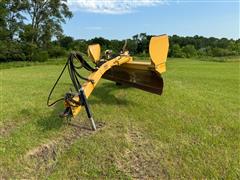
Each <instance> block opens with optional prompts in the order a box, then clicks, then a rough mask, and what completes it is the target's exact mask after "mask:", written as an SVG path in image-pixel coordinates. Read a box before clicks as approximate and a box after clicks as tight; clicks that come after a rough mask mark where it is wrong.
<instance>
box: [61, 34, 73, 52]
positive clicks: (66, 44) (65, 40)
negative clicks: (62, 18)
mask: <svg viewBox="0 0 240 180" xmlns="http://www.w3.org/2000/svg"><path fill="white" fill-rule="evenodd" d="M73 42H74V40H73V38H72V37H70V36H63V37H61V38H60V40H59V43H60V46H61V47H63V48H65V49H67V50H69V49H71V45H72V44H73Z"/></svg>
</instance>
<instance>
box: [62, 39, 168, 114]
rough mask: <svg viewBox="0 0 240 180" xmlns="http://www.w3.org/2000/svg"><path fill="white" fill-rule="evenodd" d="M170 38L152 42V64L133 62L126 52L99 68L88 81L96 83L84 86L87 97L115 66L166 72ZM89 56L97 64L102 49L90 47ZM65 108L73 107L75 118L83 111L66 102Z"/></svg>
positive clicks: (76, 98)
mask: <svg viewBox="0 0 240 180" xmlns="http://www.w3.org/2000/svg"><path fill="white" fill-rule="evenodd" d="M168 47H169V42H168V36H167V35H161V36H154V37H152V38H151V40H150V44H149V54H150V57H151V63H147V62H135V61H132V60H133V58H132V57H131V56H129V54H128V51H125V52H124V53H123V54H121V55H119V56H117V57H116V58H114V59H112V60H109V61H107V62H105V63H104V64H103V65H101V66H100V67H99V69H98V70H97V71H95V72H93V73H92V74H90V75H89V77H88V79H91V80H93V81H94V83H92V82H90V81H87V82H85V83H84V84H83V86H82V87H83V90H84V92H85V95H86V97H87V98H88V97H89V96H90V94H91V93H92V91H93V89H94V88H95V87H96V85H97V83H98V82H99V80H100V79H101V77H102V75H103V74H104V73H105V72H106V71H107V70H109V69H110V68H112V67H113V66H120V65H121V66H124V67H128V68H129V70H131V69H143V70H155V71H157V72H159V73H163V72H165V71H166V65H165V63H166V60H167V54H168ZM88 54H89V56H90V57H91V58H92V60H93V62H94V63H96V62H98V61H99V60H100V56H101V47H100V45H99V44H94V45H90V46H88ZM73 99H74V100H75V101H77V102H79V96H75V97H74V98H73ZM64 105H65V107H71V110H72V113H73V117H75V116H76V115H77V114H78V113H79V112H80V110H81V107H82V106H76V104H74V103H73V102H68V101H65V103H64Z"/></svg>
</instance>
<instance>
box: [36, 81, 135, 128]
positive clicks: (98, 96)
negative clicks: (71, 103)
mask: <svg viewBox="0 0 240 180" xmlns="http://www.w3.org/2000/svg"><path fill="white" fill-rule="evenodd" d="M128 88H129V87H126V86H124V85H121V86H116V85H115V84H114V83H103V84H102V85H101V86H99V87H96V89H95V91H94V93H93V94H92V95H91V96H93V97H95V98H94V99H90V100H89V104H90V108H91V105H94V104H103V103H104V104H108V105H113V106H114V105H115V106H119V105H124V106H125V105H129V104H135V103H134V102H132V101H129V100H127V99H125V98H121V97H119V98H118V97H116V96H115V95H114V91H118V90H120V89H128ZM52 108H53V111H52V112H51V114H50V115H49V116H47V117H45V116H44V117H40V118H39V119H38V120H37V126H38V127H40V129H41V130H42V131H50V130H58V129H60V128H61V127H62V126H63V125H66V124H67V120H66V119H65V118H60V117H59V113H60V112H62V111H63V110H64V106H63V102H61V101H60V102H59V103H57V104H56V105H55V106H53V107H52ZM91 110H92V112H93V114H94V109H93V108H91ZM82 111H85V110H84V109H82ZM84 113H85V112H84Z"/></svg>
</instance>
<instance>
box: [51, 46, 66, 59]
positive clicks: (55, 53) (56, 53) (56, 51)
mask: <svg viewBox="0 0 240 180" xmlns="http://www.w3.org/2000/svg"><path fill="white" fill-rule="evenodd" d="M48 54H49V56H50V57H54V58H58V57H62V56H65V55H66V54H67V52H66V50H65V49H64V48H62V47H59V46H53V47H51V48H50V49H49V50H48Z"/></svg>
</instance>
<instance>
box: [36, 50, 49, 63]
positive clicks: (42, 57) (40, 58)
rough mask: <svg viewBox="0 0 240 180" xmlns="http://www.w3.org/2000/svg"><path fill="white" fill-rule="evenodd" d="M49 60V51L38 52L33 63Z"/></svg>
mask: <svg viewBox="0 0 240 180" xmlns="http://www.w3.org/2000/svg"><path fill="white" fill-rule="evenodd" d="M47 60H48V52H47V51H36V52H34V53H33V56H32V61H38V62H44V61H47Z"/></svg>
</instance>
